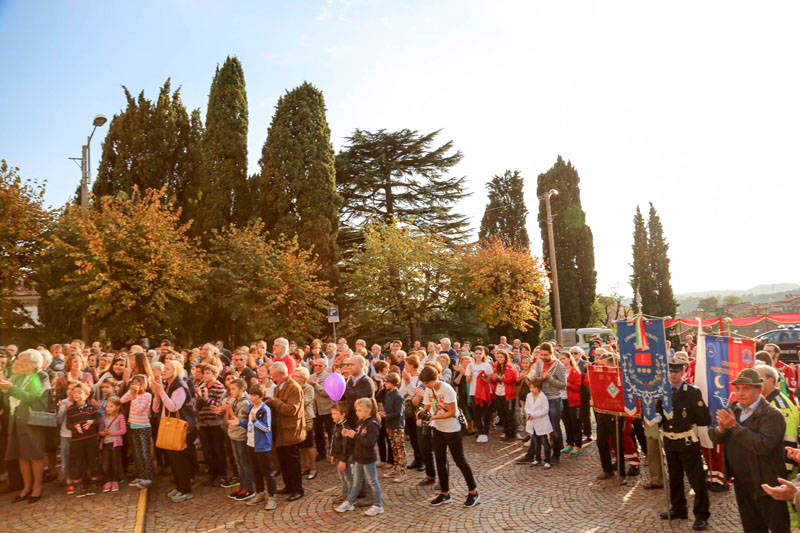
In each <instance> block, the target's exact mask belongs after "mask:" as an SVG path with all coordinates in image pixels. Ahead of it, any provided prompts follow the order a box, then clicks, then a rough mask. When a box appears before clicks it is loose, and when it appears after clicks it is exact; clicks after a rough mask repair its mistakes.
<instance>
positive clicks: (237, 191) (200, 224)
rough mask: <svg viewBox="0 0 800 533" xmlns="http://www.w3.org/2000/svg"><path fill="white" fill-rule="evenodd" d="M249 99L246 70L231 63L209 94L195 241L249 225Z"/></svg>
mask: <svg viewBox="0 0 800 533" xmlns="http://www.w3.org/2000/svg"><path fill="white" fill-rule="evenodd" d="M247 125H248V120H247V93H246V91H245V84H244V72H243V70H242V65H241V63H240V62H239V60H238V59H237V58H236V57H230V56H229V57H228V58H227V59H225V63H224V64H223V65H222V68H219V67H217V70H216V72H215V74H214V80H213V81H212V83H211V90H210V91H209V94H208V110H207V111H206V128H205V132H204V133H203V142H202V150H203V181H202V185H201V187H200V188H199V189H198V190H196V191H193V193H194V198H193V201H195V202H196V203H197V210H196V212H197V214H198V215H202V216H196V217H195V218H196V221H195V231H194V233H195V234H196V235H199V234H201V233H203V232H206V231H208V230H210V229H212V228H221V227H223V226H227V225H228V224H230V223H234V224H236V225H240V226H241V225H244V224H246V223H247V221H248V219H249V218H250V217H251V210H252V208H253V207H254V206H253V205H251V203H250V199H251V196H250V194H249V192H250V191H249V184H248V180H247Z"/></svg>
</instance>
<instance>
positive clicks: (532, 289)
mask: <svg viewBox="0 0 800 533" xmlns="http://www.w3.org/2000/svg"><path fill="white" fill-rule="evenodd" d="M546 280H547V275H546V273H545V271H544V267H543V266H542V262H541V261H540V260H539V259H538V258H534V257H532V256H531V254H530V252H529V251H528V250H519V249H517V248H515V247H513V246H507V245H505V244H504V243H503V241H502V240H501V239H500V238H499V237H492V238H490V239H489V240H488V241H481V242H480V243H479V244H478V245H476V246H474V247H473V248H472V249H471V250H468V251H467V252H466V253H465V254H464V255H463V257H462V258H460V260H459V261H458V283H457V284H456V286H457V287H459V288H460V290H461V291H462V297H463V298H464V299H465V300H466V301H467V302H468V303H469V305H470V307H472V308H474V309H475V310H476V312H477V313H478V316H479V317H480V318H481V320H483V321H484V322H486V325H487V326H489V327H490V328H499V329H501V330H505V334H506V335H507V336H510V335H511V332H512V331H513V330H519V331H523V332H524V331H527V330H528V328H530V327H531V326H532V325H533V322H536V321H537V320H538V316H539V311H540V307H539V303H540V302H541V300H542V298H543V297H544V295H545V294H546V293H547V285H546Z"/></svg>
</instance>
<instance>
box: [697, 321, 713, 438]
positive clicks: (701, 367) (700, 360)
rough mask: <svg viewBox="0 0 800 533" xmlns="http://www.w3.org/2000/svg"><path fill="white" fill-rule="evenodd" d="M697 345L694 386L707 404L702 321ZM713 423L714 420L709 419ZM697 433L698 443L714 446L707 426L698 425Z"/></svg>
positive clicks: (698, 328) (704, 336) (704, 342)
mask: <svg viewBox="0 0 800 533" xmlns="http://www.w3.org/2000/svg"><path fill="white" fill-rule="evenodd" d="M696 341H697V345H696V346H695V350H694V353H695V354H696V357H695V360H694V386H695V387H697V388H698V389H700V395H701V396H702V397H703V401H704V402H705V403H706V405H708V371H707V364H706V334H705V333H704V332H703V325H702V322H701V321H700V320H699V319H698V321H697V339H696ZM711 423H712V424H713V423H714V420H713V419H712V420H711ZM697 435H698V436H699V437H700V445H701V446H702V447H703V448H714V443H713V442H711V437H710V436H709V434H708V426H698V427H697Z"/></svg>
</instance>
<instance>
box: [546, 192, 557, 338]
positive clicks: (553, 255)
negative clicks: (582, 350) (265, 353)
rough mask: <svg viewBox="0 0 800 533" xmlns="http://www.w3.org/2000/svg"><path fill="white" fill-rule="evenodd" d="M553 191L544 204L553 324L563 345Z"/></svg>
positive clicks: (549, 193) (547, 194)
mask: <svg viewBox="0 0 800 533" xmlns="http://www.w3.org/2000/svg"><path fill="white" fill-rule="evenodd" d="M551 192H552V191H549V192H547V193H545V196H544V205H545V207H546V209H547V239H548V241H549V243H550V270H551V272H552V274H553V326H554V327H555V330H556V342H557V343H558V344H559V345H561V300H560V298H559V295H558V266H557V264H556V246H555V243H554V242H553V214H552V212H551V210H550V196H551Z"/></svg>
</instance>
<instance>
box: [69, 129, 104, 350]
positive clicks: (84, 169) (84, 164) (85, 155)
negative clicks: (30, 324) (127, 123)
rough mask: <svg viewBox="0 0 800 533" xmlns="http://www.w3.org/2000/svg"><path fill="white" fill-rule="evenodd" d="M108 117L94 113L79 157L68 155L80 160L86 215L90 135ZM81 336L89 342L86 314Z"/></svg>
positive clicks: (82, 319) (83, 208)
mask: <svg viewBox="0 0 800 533" xmlns="http://www.w3.org/2000/svg"><path fill="white" fill-rule="evenodd" d="M107 120H108V119H107V118H106V117H105V116H103V115H95V117H94V119H93V120H92V126H93V128H92V133H90V134H89V137H88V138H87V139H86V144H84V145H83V146H81V156H80V157H70V159H72V160H73V161H78V160H80V162H81V209H82V210H83V214H84V216H86V212H87V209H88V208H89V181H90V179H91V176H90V174H91V158H90V152H89V145H90V144H91V142H92V137H93V136H94V132H95V130H96V129H97V128H99V127H100V126H102V125H103V124H105V123H106V121H107ZM81 337H83V340H84V342H89V324H88V323H87V322H86V315H83V316H82V317H81Z"/></svg>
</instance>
